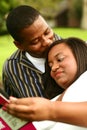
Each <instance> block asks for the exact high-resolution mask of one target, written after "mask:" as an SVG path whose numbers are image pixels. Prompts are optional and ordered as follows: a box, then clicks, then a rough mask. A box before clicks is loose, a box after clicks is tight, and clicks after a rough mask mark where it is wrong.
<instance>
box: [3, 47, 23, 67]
mask: <svg viewBox="0 0 87 130" xmlns="http://www.w3.org/2000/svg"><path fill="white" fill-rule="evenodd" d="M23 55H24V53H23V52H22V51H21V50H19V49H18V50H16V51H15V52H14V53H13V54H12V55H11V56H10V57H9V58H7V59H6V61H5V64H9V63H12V62H15V63H17V62H19V61H20V60H21V58H22V57H23Z"/></svg>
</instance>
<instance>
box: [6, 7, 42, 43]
mask: <svg viewBox="0 0 87 130" xmlns="http://www.w3.org/2000/svg"><path fill="white" fill-rule="evenodd" d="M39 15H40V13H39V12H38V11H37V10H36V9H35V8H33V7H31V6H28V5H20V6H18V7H16V8H14V9H13V10H12V11H11V12H10V13H9V14H8V16H7V19H6V26H7V30H8V32H9V33H10V34H11V36H12V37H13V38H14V39H15V40H16V41H21V37H20V31H21V30H22V29H24V28H26V27H27V26H30V25H31V24H33V23H34V21H35V20H36V19H37V18H38V17H39Z"/></svg>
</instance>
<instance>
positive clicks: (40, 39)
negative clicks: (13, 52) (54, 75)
mask: <svg viewBox="0 0 87 130" xmlns="http://www.w3.org/2000/svg"><path fill="white" fill-rule="evenodd" d="M21 36H22V39H23V42H21V44H20V46H21V47H18V48H21V49H22V50H23V51H27V52H28V53H29V54H30V55H32V56H34V57H38V58H44V57H45V53H46V50H47V48H48V47H49V46H50V44H51V43H52V42H53V40H54V34H53V31H52V29H51V28H50V27H49V26H48V25H47V23H46V22H45V20H44V19H43V18H42V17H41V16H39V17H38V19H37V20H36V21H35V22H34V23H33V24H32V25H31V26H29V27H26V28H25V29H23V30H22V31H21Z"/></svg>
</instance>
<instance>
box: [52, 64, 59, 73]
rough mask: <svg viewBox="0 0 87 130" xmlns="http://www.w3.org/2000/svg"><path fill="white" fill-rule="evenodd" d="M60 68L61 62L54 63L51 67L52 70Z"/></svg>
mask: <svg viewBox="0 0 87 130" xmlns="http://www.w3.org/2000/svg"><path fill="white" fill-rule="evenodd" d="M57 69H59V64H54V65H53V66H52V68H51V70H52V71H57Z"/></svg>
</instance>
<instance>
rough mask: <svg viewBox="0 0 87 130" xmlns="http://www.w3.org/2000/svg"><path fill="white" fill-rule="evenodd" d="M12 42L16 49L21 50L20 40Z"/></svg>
mask: <svg viewBox="0 0 87 130" xmlns="http://www.w3.org/2000/svg"><path fill="white" fill-rule="evenodd" d="M14 44H15V46H16V47H17V48H18V49H20V50H23V47H22V44H21V43H20V42H18V41H14Z"/></svg>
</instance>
